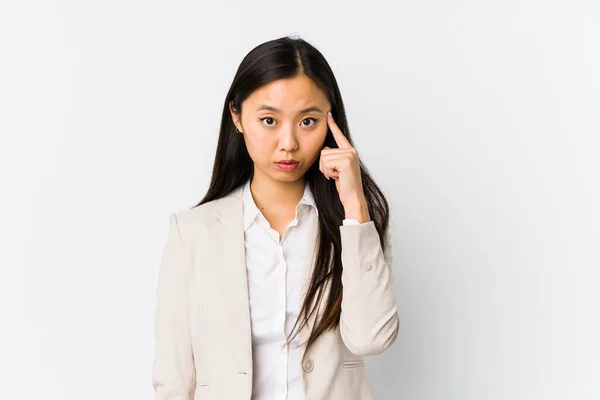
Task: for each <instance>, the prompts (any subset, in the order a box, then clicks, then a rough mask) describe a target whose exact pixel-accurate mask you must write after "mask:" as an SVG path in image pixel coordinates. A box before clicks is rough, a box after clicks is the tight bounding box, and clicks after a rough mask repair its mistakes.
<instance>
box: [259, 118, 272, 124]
mask: <svg viewBox="0 0 600 400" xmlns="http://www.w3.org/2000/svg"><path fill="white" fill-rule="evenodd" d="M259 119H260V120H261V121H263V122H264V121H265V120H269V121H275V120H274V119H273V118H272V117H264V118H259ZM267 126H273V125H270V124H267Z"/></svg>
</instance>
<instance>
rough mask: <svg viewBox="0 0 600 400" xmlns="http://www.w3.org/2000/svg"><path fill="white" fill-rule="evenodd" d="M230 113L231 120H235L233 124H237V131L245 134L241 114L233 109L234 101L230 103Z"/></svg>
mask: <svg viewBox="0 0 600 400" xmlns="http://www.w3.org/2000/svg"><path fill="white" fill-rule="evenodd" d="M229 112H230V113H231V119H232V120H233V123H234V124H235V126H236V127H237V129H238V130H239V131H240V132H243V130H242V124H241V123H240V114H239V112H237V111H236V110H235V108H234V107H233V101H230V102H229Z"/></svg>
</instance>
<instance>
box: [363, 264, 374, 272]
mask: <svg viewBox="0 0 600 400" xmlns="http://www.w3.org/2000/svg"><path fill="white" fill-rule="evenodd" d="M362 267H363V269H364V270H365V271H370V270H371V268H373V264H371V263H364V264H363V265H362Z"/></svg>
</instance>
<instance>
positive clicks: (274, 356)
mask: <svg viewBox="0 0 600 400" xmlns="http://www.w3.org/2000/svg"><path fill="white" fill-rule="evenodd" d="M243 203H244V232H245V243H246V268H247V272H248V292H249V297H250V298H249V301H250V318H251V326H252V353H253V371H254V373H253V377H254V381H253V390H252V399H253V400H303V399H304V388H303V382H302V379H303V378H302V367H301V365H300V364H301V361H302V360H301V358H302V349H301V348H300V347H299V344H300V343H299V341H298V336H296V337H295V338H294V340H293V341H292V342H291V345H290V346H284V345H285V342H286V338H287V336H288V335H289V333H290V331H291V329H292V327H293V326H294V323H295V322H296V320H297V319H298V315H299V313H300V307H301V300H302V299H301V287H300V285H301V282H302V268H303V266H304V265H305V261H304V260H305V257H306V256H307V254H306V248H307V242H306V240H305V238H306V235H307V229H308V227H307V225H306V217H307V213H309V212H316V213H317V216H318V213H319V212H318V210H317V206H316V204H315V200H314V197H313V195H312V193H311V191H310V188H309V186H308V184H307V185H306V186H305V189H304V195H303V197H302V199H301V200H300V202H299V203H298V205H297V206H296V215H295V218H294V219H293V220H292V221H291V222H290V224H289V225H288V226H287V227H286V228H285V231H284V233H283V237H282V240H281V241H279V233H278V232H277V231H276V230H275V229H272V228H271V226H270V224H269V222H268V221H267V220H266V219H265V217H264V216H263V214H262V213H261V212H260V210H259V209H258V207H257V206H256V203H255V202H254V199H253V198H252V194H251V192H250V181H248V182H246V185H245V186H244V191H243ZM343 224H344V225H351V224H353V225H356V224H359V222H358V221H357V220H354V219H345V220H344V222H343ZM303 238H304V239H303Z"/></svg>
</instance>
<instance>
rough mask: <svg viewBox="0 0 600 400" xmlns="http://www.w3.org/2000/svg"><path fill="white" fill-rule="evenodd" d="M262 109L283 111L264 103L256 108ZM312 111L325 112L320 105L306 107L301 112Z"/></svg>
mask: <svg viewBox="0 0 600 400" xmlns="http://www.w3.org/2000/svg"><path fill="white" fill-rule="evenodd" d="M261 110H268V111H273V112H281V110H279V109H277V108H275V107H271V106H269V105H266V104H263V105H261V106H260V107H258V108H257V109H256V111H261ZM310 111H317V112H320V113H323V111H322V110H321V109H320V108H319V107H317V106H311V107H308V108H305V109H304V110H300V112H299V114H305V113H307V112H310Z"/></svg>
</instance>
